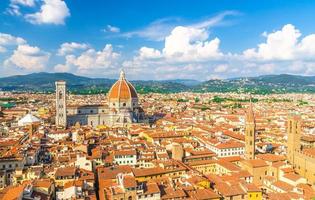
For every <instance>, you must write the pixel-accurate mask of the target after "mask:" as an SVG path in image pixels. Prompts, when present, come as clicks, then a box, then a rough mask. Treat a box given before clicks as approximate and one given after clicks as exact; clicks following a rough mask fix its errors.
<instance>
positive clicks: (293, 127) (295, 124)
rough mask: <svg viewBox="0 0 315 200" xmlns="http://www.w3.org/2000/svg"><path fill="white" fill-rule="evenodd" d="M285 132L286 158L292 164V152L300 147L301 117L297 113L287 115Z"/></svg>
mask: <svg viewBox="0 0 315 200" xmlns="http://www.w3.org/2000/svg"><path fill="white" fill-rule="evenodd" d="M287 132H288V142H287V159H288V161H289V162H290V163H291V164H293V166H294V164H295V163H294V154H295V152H298V151H300V148H301V144H300V140H301V117H300V116H299V115H296V114H295V115H294V114H291V115H290V116H289V117H288V122H287Z"/></svg>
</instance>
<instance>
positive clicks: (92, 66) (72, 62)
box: [55, 44, 120, 74]
mask: <svg viewBox="0 0 315 200" xmlns="http://www.w3.org/2000/svg"><path fill="white" fill-rule="evenodd" d="M119 57H120V54H119V53H116V52H114V51H113V47H112V45H110V44H107V45H105V47H104V48H103V49H102V50H101V51H96V50H95V49H92V48H90V49H88V50H86V51H84V52H83V53H81V54H80V55H78V56H75V55H67V56H66V57H65V59H66V62H65V64H64V65H57V66H55V70H60V69H67V70H68V69H71V68H75V70H76V71H77V72H78V73H87V74H92V73H98V72H99V71H102V70H103V72H102V73H104V72H105V71H104V70H105V69H110V68H112V67H115V66H116V61H117V60H118V58H119Z"/></svg>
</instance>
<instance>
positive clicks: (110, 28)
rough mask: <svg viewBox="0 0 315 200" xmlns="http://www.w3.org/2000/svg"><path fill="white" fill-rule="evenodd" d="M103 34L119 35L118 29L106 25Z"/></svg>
mask: <svg viewBox="0 0 315 200" xmlns="http://www.w3.org/2000/svg"><path fill="white" fill-rule="evenodd" d="M103 31H104V32H111V33H119V32H120V28H118V27H116V26H112V25H107V26H106V28H105V29H103Z"/></svg>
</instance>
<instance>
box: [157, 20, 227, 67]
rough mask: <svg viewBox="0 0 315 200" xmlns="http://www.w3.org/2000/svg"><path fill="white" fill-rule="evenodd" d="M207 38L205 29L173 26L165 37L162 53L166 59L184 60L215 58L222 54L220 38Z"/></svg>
mask: <svg viewBox="0 0 315 200" xmlns="http://www.w3.org/2000/svg"><path fill="white" fill-rule="evenodd" d="M208 38H209V33H208V31H207V30H206V29H203V28H201V29H198V28H192V27H183V26H178V27H175V28H174V30H173V31H172V32H171V34H170V35H169V36H167V37H166V38H165V47H164V49H163V54H164V55H165V57H166V58H168V59H172V60H177V61H185V62H187V61H200V60H208V59H217V58H219V57H220V56H221V55H222V53H221V52H220V50H219V45H220V40H219V39H218V38H214V39H213V40H207V39H208Z"/></svg>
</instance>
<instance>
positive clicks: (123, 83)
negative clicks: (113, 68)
mask: <svg viewBox="0 0 315 200" xmlns="http://www.w3.org/2000/svg"><path fill="white" fill-rule="evenodd" d="M107 102H108V105H82V106H68V107H67V106H66V83H65V82H64V81H57V82H56V125H57V126H62V127H67V126H73V125H75V124H77V123H80V125H89V126H93V127H96V126H99V125H105V126H109V127H123V126H127V125H128V124H130V123H137V122H141V121H142V120H143V119H144V113H143V110H142V108H141V107H140V105H139V103H138V94H137V92H136V89H135V88H134V87H133V85H132V84H131V83H130V82H129V81H128V80H127V79H126V77H125V73H124V71H121V72H120V77H119V79H118V80H117V81H116V82H115V83H114V84H113V85H112V87H111V89H110V90H109V92H108V94H107Z"/></svg>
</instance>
